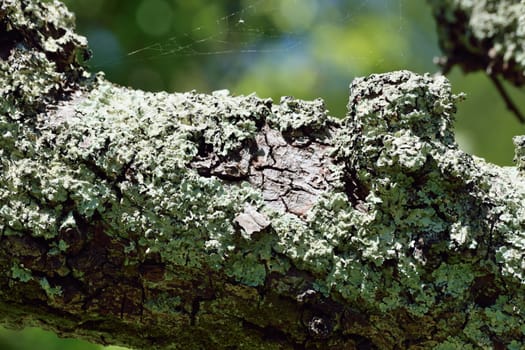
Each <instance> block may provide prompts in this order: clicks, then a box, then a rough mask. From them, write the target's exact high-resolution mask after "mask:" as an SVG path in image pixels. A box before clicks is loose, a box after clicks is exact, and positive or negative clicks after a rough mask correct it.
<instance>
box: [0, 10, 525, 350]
mask: <svg viewBox="0 0 525 350" xmlns="http://www.w3.org/2000/svg"><path fill="white" fill-rule="evenodd" d="M65 2H66V4H67V5H68V7H69V8H70V9H71V10H72V11H73V12H74V13H75V14H76V17H77V28H78V31H79V32H80V33H81V34H83V35H85V36H87V38H88V41H89V44H90V47H91V49H92V50H93V58H92V59H91V60H90V61H89V62H88V63H89V64H90V67H91V70H92V71H93V72H97V71H103V72H105V74H106V77H107V78H108V79H109V80H111V81H113V82H116V83H119V84H122V85H125V86H130V87H134V88H139V89H144V90H148V91H160V90H166V91H187V90H193V89H195V90H197V91H199V92H211V91H214V90H218V89H225V88H227V89H229V90H230V92H231V93H233V94H250V93H253V92H255V93H256V94H257V95H258V96H260V97H270V98H272V99H273V100H274V102H276V103H278V102H279V99H280V96H283V95H292V96H295V97H297V98H302V99H313V98H316V97H322V98H323V99H324V100H325V101H326V104H327V106H328V108H329V110H330V112H331V114H332V115H334V116H339V117H342V116H344V114H345V111H346V104H347V99H348V85H349V83H350V82H351V81H352V79H354V78H355V77H358V76H363V75H368V74H371V73H381V72H387V71H392V70H398V69H409V70H412V71H415V72H418V73H425V72H430V73H434V72H436V71H437V67H436V66H435V65H434V64H433V58H434V57H435V56H438V55H440V51H439V47H438V44H437V38H436V34H435V29H434V28H435V24H434V22H433V19H432V16H431V11H430V8H429V7H428V6H427V5H426V4H425V1H413V0H111V1H107V0H66V1H65ZM449 79H450V80H451V83H452V86H453V90H454V92H456V93H458V92H465V93H466V94H467V100H466V101H465V102H462V103H461V104H460V105H459V110H458V113H457V119H456V137H457V141H458V143H459V144H460V146H461V147H462V148H463V149H464V150H465V151H467V152H469V153H471V154H475V155H477V156H479V157H483V158H485V159H486V160H488V161H490V162H493V163H496V164H499V165H512V157H513V152H514V148H513V145H512V140H511V138H512V136H514V135H519V134H524V133H525V127H524V126H522V125H520V124H519V123H518V122H517V120H516V118H515V116H514V115H513V114H511V113H510V112H508V111H507V110H506V108H505V105H504V102H503V100H502V99H501V98H500V96H499V94H498V93H497V91H496V89H495V88H494V86H493V85H492V83H491V81H490V80H489V79H488V78H487V77H486V76H485V75H484V74H482V73H477V74H470V75H463V74H462V72H460V71H459V70H457V69H455V70H453V71H452V72H451V74H450V76H449ZM505 86H506V88H507V90H508V91H509V92H510V94H511V95H512V96H513V99H514V101H515V102H516V103H517V104H518V105H519V106H520V107H521V110H522V111H524V112H525V99H524V98H523V97H524V91H522V90H521V91H520V90H518V89H516V88H513V87H512V86H510V85H509V84H505ZM35 345H38V348H39V349H51V350H52V349H56V350H59V349H60V350H61V349H72V350H92V349H93V350H94V349H101V348H102V347H100V346H98V345H93V344H89V343H85V342H81V341H76V340H61V339H58V338H57V337H56V336H55V335H54V334H52V333H48V332H44V331H42V330H38V329H29V330H25V331H23V332H14V331H8V330H0V349H5V350H23V349H34V348H35ZM106 349H113V350H116V349H119V348H117V347H109V348H106Z"/></svg>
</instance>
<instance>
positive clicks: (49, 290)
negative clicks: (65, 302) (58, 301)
mask: <svg viewBox="0 0 525 350" xmlns="http://www.w3.org/2000/svg"><path fill="white" fill-rule="evenodd" d="M38 283H39V284H40V287H41V288H42V289H43V290H44V292H45V293H46V295H47V296H48V297H49V298H50V299H54V298H55V297H58V296H61V295H62V288H61V287H60V286H55V287H53V286H51V284H50V283H49V281H48V280H47V278H46V277H42V278H40V279H39V281H38Z"/></svg>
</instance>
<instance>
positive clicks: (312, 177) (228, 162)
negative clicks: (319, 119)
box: [191, 125, 334, 217]
mask: <svg viewBox="0 0 525 350" xmlns="http://www.w3.org/2000/svg"><path fill="white" fill-rule="evenodd" d="M325 133H326V135H329V134H330V130H329V129H328V127H327V130H325ZM306 135H308V134H306ZM286 136H287V135H286V133H283V132H280V131H278V130H275V129H272V128H270V127H269V126H268V125H264V126H263V127H262V129H261V130H260V131H259V133H257V135H256V137H255V140H253V142H244V144H245V145H244V147H243V148H242V149H241V150H239V151H236V152H230V154H229V155H228V156H226V157H220V156H219V155H217V154H216V153H214V152H213V150H211V151H210V150H209V149H208V152H203V153H201V154H200V155H199V156H197V157H196V158H195V160H194V161H193V162H192V163H191V167H193V168H194V169H197V170H198V172H199V174H201V175H203V176H216V177H218V178H220V179H223V180H227V181H233V182H236V181H243V180H248V181H249V182H250V184H252V185H253V186H254V187H256V188H258V189H260V190H261V192H262V195H263V198H264V201H265V202H266V203H267V205H268V206H270V207H271V208H273V209H275V210H277V211H281V212H288V213H291V214H294V215H297V216H298V217H303V216H304V215H305V214H306V213H307V212H308V210H309V209H310V208H311V207H312V206H313V205H314V204H315V203H316V201H317V199H318V198H319V196H320V195H321V194H322V193H323V192H326V191H328V190H330V189H331V188H332V187H333V185H332V183H331V182H333V180H334V179H332V178H331V176H332V173H331V170H330V166H331V165H333V160H332V159H330V156H329V155H330V152H331V151H332V145H331V144H330V143H326V142H325V141H320V140H319V139H318V138H316V137H314V136H311V135H310V136H304V137H303V138H300V142H299V141H298V140H297V139H291V138H289V137H286ZM204 148H205V147H201V149H204Z"/></svg>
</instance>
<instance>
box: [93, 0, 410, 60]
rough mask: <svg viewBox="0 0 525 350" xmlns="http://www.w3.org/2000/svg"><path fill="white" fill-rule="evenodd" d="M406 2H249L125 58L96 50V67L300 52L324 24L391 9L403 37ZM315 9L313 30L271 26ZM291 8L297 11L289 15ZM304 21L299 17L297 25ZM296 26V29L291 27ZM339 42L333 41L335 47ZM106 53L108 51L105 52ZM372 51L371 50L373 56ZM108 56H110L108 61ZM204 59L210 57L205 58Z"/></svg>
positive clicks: (355, 57) (363, 56)
mask: <svg viewBox="0 0 525 350" xmlns="http://www.w3.org/2000/svg"><path fill="white" fill-rule="evenodd" d="M403 1H404V0H359V1H350V2H349V1H343V0H309V1H305V0H285V1H284V2H287V3H288V11H289V12H288V13H285V12H286V10H285V9H284V8H283V6H282V3H283V1H282V0H279V1H276V0H250V1H248V2H247V4H246V5H245V6H239V7H238V8H236V9H235V10H233V11H231V12H229V13H228V14H227V15H225V16H221V17H218V18H217V19H216V20H215V21H213V22H210V23H202V24H201V25H197V26H196V27H194V28H192V29H190V30H189V31H187V32H184V33H178V34H176V35H172V36H169V37H168V38H165V39H161V40H159V41H154V42H152V43H151V44H147V45H144V46H140V47H138V48H123V50H124V51H127V52H126V53H125V54H123V55H122V54H120V55H116V56H115V53H114V52H113V53H112V54H110V55H109V56H110V57H109V58H108V57H107V55H104V54H103V52H102V54H101V55H100V56H99V57H100V58H99V57H97V55H99V53H98V52H97V50H95V53H94V54H95V60H94V61H95V62H94V64H93V65H92V67H93V68H94V69H103V68H107V67H111V66H114V65H119V64H141V63H145V62H152V61H159V60H163V59H169V58H174V57H189V58H195V57H199V56H232V55H235V56H239V55H244V56H251V57H253V56H258V57H261V56H264V55H267V54H274V55H275V54H286V53H290V52H295V53H297V52H301V51H303V50H305V48H306V46H308V45H309V42H310V41H309V39H310V36H311V34H312V29H313V27H314V26H317V25H319V24H320V23H332V24H336V25H339V26H351V25H352V23H353V22H354V21H355V20H356V18H358V17H359V16H360V15H362V14H363V13H365V12H369V13H372V12H374V11H375V12H380V11H386V12H389V13H391V14H395V15H391V16H390V18H392V19H393V21H392V23H391V27H392V30H393V31H396V32H398V33H399V34H400V35H401V33H402V32H403V31H404V28H403ZM305 6H312V7H314V9H313V10H312V11H313V12H315V13H314V17H315V19H314V20H313V21H312V22H311V23H310V25H311V27H310V28H308V27H301V26H300V25H298V26H297V27H298V28H283V27H282V26H281V27H280V26H278V25H277V24H275V23H271V22H270V23H269V22H268V18H271V17H272V16H275V15H277V17H282V18H284V19H283V21H286V18H285V17H292V18H293V17H294V16H295V14H294V13H292V11H293V9H294V8H296V9H299V11H298V13H303V11H301V10H300V9H301V8H304V7H305ZM290 9H292V11H290ZM294 21H295V22H300V19H295V20H293V21H292V22H294ZM291 27H293V26H291ZM335 44H336V43H334V45H335ZM100 51H104V50H100ZM372 53H373V52H370V54H372ZM104 56H105V57H104ZM349 56H352V59H353V60H367V59H368V58H369V55H367V54H366V53H365V54H363V53H358V54H356V53H349ZM203 59H205V58H203Z"/></svg>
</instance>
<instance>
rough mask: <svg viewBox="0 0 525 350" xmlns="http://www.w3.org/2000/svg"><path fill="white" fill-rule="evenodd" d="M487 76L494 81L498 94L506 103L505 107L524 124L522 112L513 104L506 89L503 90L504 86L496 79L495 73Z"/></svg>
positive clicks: (524, 119)
mask: <svg viewBox="0 0 525 350" xmlns="http://www.w3.org/2000/svg"><path fill="white" fill-rule="evenodd" d="M489 77H490V79H491V80H492V82H493V83H494V85H495V86H496V89H497V90H498V92H499V94H500V95H501V97H502V98H503V101H505V104H506V105H507V108H508V109H509V110H510V111H511V112H512V113H514V115H515V116H516V118H518V121H519V122H520V123H522V124H525V117H523V114H521V112H520V110H519V109H518V107H517V106H516V105H515V104H514V102H512V99H511V98H510V96H509V95H508V94H507V91H505V88H504V87H503V84H501V82H500V81H499V80H498V77H496V76H495V75H492V74H490V75H489Z"/></svg>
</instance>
